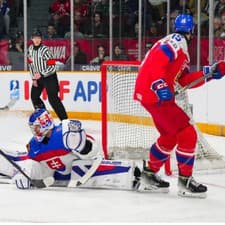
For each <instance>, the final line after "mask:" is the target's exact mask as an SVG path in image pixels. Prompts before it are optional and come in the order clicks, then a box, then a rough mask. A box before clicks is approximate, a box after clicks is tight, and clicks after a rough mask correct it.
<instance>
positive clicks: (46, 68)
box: [27, 29, 68, 120]
mask: <svg viewBox="0 0 225 225" xmlns="http://www.w3.org/2000/svg"><path fill="white" fill-rule="evenodd" d="M31 40H32V45H30V46H29V48H28V56H27V57H28V58H27V63H28V67H29V70H30V73H31V77H32V81H33V83H32V87H31V101H32V104H33V106H34V108H35V109H37V108H45V104H44V102H43V101H42V100H41V98H40V96H41V93H42V91H43V89H44V88H45V89H46V91H47V94H48V100H49V103H50V105H51V106H52V108H53V109H54V111H55V113H56V114H57V116H58V117H59V119H60V120H63V119H67V118H68V116H67V113H66V110H65V108H64V106H63V104H62V102H61V100H60V98H59V97H58V92H59V83H58V78H57V74H56V65H55V60H54V59H53V55H52V53H51V51H50V50H49V48H48V47H47V46H45V45H43V44H42V33H41V31H40V30H38V29H36V30H34V31H33V33H32V36H31Z"/></svg>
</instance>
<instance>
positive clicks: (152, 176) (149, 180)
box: [137, 166, 170, 193]
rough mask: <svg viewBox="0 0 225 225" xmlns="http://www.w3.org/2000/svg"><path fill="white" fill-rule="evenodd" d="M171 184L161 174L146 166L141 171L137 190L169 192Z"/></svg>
mask: <svg viewBox="0 0 225 225" xmlns="http://www.w3.org/2000/svg"><path fill="white" fill-rule="evenodd" d="M169 186H170V184H169V182H167V181H164V180H163V179H162V178H161V177H160V176H159V175H157V174H156V173H154V172H153V171H151V170H150V169H149V168H148V167H146V166H144V167H143V171H142V173H141V177H140V182H139V183H138V184H137V190H138V191H141V192H142V191H147V192H159V193H168V192H169Z"/></svg>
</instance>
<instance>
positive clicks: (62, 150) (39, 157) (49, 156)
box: [28, 124, 76, 172]
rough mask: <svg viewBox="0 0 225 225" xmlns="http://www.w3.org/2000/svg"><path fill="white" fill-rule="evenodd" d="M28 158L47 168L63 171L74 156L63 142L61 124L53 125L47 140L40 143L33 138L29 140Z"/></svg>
mask: <svg viewBox="0 0 225 225" xmlns="http://www.w3.org/2000/svg"><path fill="white" fill-rule="evenodd" d="M29 145H30V151H29V152H28V156H29V158H31V159H33V160H35V161H37V162H40V163H41V164H42V165H44V166H46V167H48V169H51V170H56V171H61V172H65V171H67V170H68V169H69V170H70V169H71V168H67V167H68V166H66V165H71V164H72V161H73V160H74V159H75V158H76V156H75V155H74V154H73V153H72V152H71V150H68V149H67V148H66V147H65V145H64V143H63V135H62V124H60V125H58V126H55V127H54V128H53V130H52V134H51V138H50V139H49V140H48V142H47V143H46V144H45V143H42V142H38V141H36V140H35V139H34V138H32V139H31V140H30V143H29Z"/></svg>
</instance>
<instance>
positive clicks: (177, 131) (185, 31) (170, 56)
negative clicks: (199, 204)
mask: <svg viewBox="0 0 225 225" xmlns="http://www.w3.org/2000/svg"><path fill="white" fill-rule="evenodd" d="M174 30H175V33H172V34H169V35H168V36H166V37H164V38H162V39H161V40H159V41H157V42H156V43H155V44H154V46H153V47H152V48H151V49H150V50H149V51H148V52H147V54H146V56H145V58H144V60H143V62H142V64H141V66H140V69H139V74H138V77H137V79H136V84H135V91H134V99H135V100H137V101H139V102H140V103H141V105H142V106H143V107H144V108H145V109H146V110H147V111H148V112H149V113H150V114H151V116H152V119H153V121H154V124H155V127H156V128H157V130H158V131H159V133H160V136H159V138H158V139H157V141H156V143H154V144H153V145H152V147H151V149H150V155H149V161H148V167H147V166H146V167H145V169H144V172H143V174H144V176H145V177H146V176H147V177H148V179H149V180H152V181H153V183H154V184H155V185H156V186H157V188H161V189H163V188H165V187H166V188H168V187H169V183H168V182H166V181H164V180H162V179H161V178H160V177H158V175H157V172H158V171H159V170H160V168H161V167H162V166H163V164H164V163H165V161H166V160H167V159H168V158H169V157H170V154H171V151H172V150H173V149H175V151H176V152H175V153H176V159H177V165H178V171H179V178H178V187H179V191H178V195H181V196H195V197H196V196H197V197H206V192H207V187H206V186H205V185H203V184H200V183H197V182H196V181H195V180H194V178H193V177H192V172H193V165H194V160H195V147H196V142H197V134H196V131H195V128H194V126H193V125H192V124H191V123H190V118H189V117H188V115H187V114H186V113H185V112H184V111H183V110H182V109H181V108H180V107H179V106H178V105H177V104H176V103H175V98H174V93H175V91H174V85H175V84H176V83H178V84H180V85H181V86H186V85H187V84H189V83H191V82H192V81H194V80H196V79H198V78H200V77H205V79H204V80H202V82H199V83H198V84H197V85H195V86H194V87H198V86H200V85H203V84H204V83H206V82H207V81H209V80H212V79H220V78H222V77H223V76H224V75H225V63H224V62H222V61H221V62H217V63H215V64H214V65H212V66H204V67H203V71H197V72H189V63H190V57H189V53H188V44H189V43H190V41H191V39H192V37H193V31H194V22H193V18H192V16H190V15H188V14H180V15H178V16H177V18H176V19H175V22H174ZM209 74H211V77H210V78H208V75H209Z"/></svg>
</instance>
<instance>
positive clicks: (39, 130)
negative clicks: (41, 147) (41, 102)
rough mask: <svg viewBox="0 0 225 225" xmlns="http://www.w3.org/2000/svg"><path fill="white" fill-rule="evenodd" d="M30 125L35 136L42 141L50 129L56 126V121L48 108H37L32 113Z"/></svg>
mask: <svg viewBox="0 0 225 225" xmlns="http://www.w3.org/2000/svg"><path fill="white" fill-rule="evenodd" d="M29 127H30V129H31V132H32V134H33V135H34V138H35V139H36V140H37V141H38V142H42V141H43V139H44V138H45V136H46V134H47V133H48V131H49V130H51V129H52V128H53V127H54V121H53V118H52V116H51V114H50V113H49V112H48V111H47V110H46V109H37V110H35V111H34V112H33V113H32V114H31V115H30V118H29Z"/></svg>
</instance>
